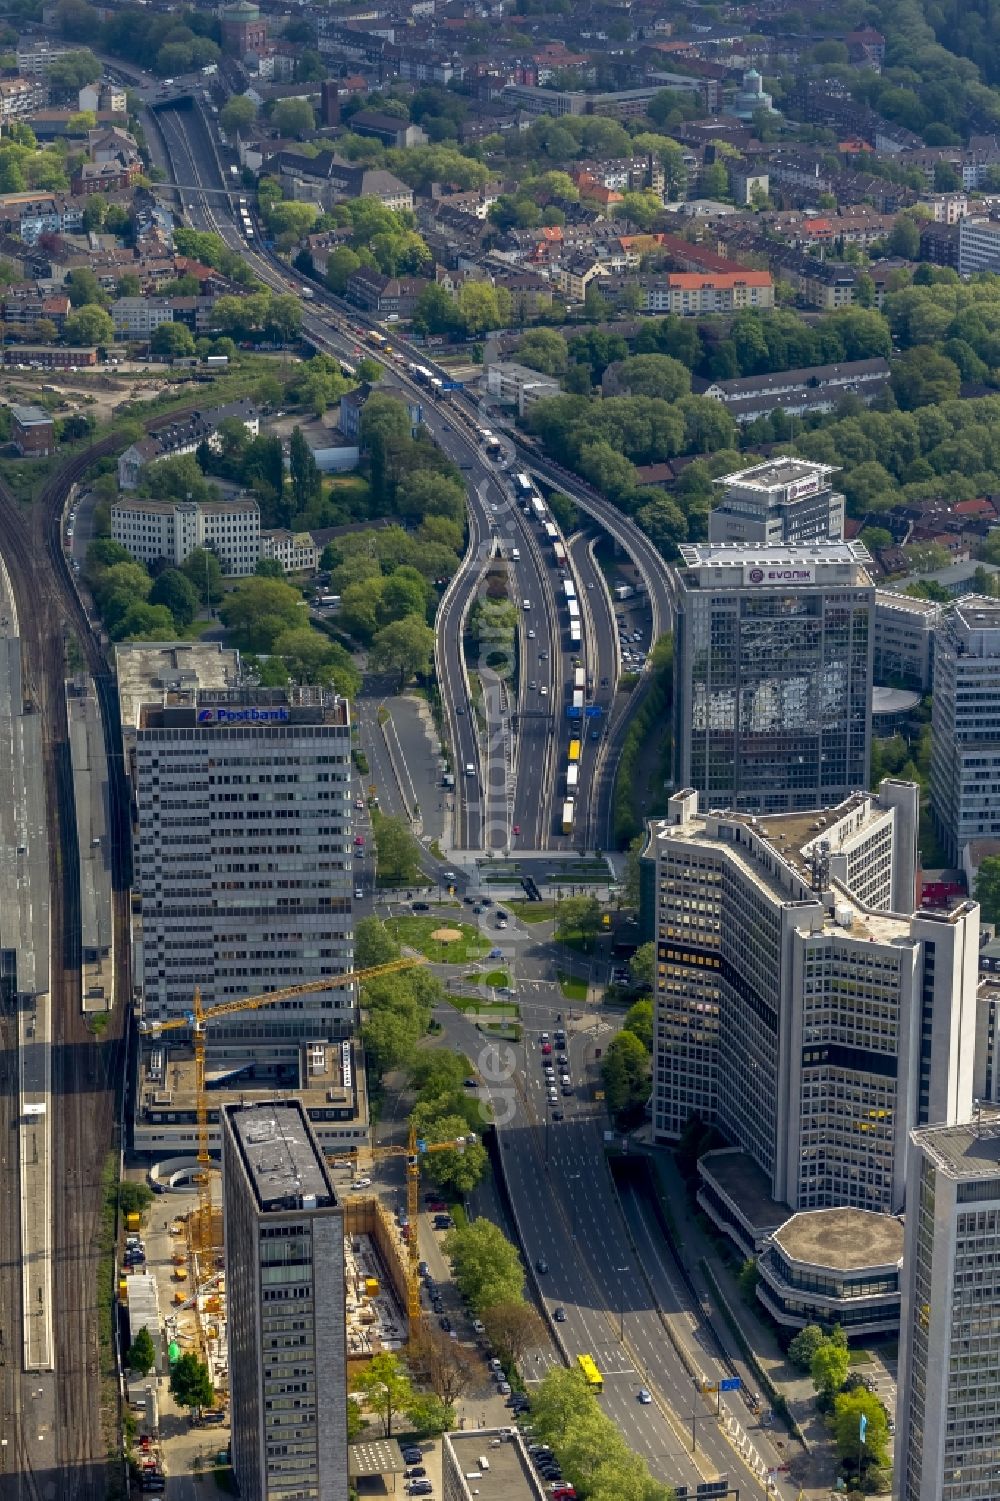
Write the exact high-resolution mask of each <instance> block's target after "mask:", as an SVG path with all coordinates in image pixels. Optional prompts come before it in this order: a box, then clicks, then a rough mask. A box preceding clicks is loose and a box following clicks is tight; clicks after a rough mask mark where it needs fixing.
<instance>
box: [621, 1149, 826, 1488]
mask: <svg viewBox="0 0 1000 1501" xmlns="http://www.w3.org/2000/svg"><path fill="white" fill-rule="evenodd" d="M644 1155H646V1156H648V1158H649V1161H650V1162H651V1163H652V1165H653V1171H654V1173H655V1174H656V1175H657V1176H658V1178H659V1180H660V1183H661V1185H662V1187H663V1190H664V1194H665V1197H666V1199H667V1201H668V1203H669V1206H670V1213H671V1216H672V1218H673V1223H674V1226H675V1227H676V1233H677V1238H678V1239H677V1251H678V1253H679V1255H680V1259H681V1263H682V1265H683V1267H684V1270H685V1272H686V1274H687V1276H688V1277H689V1278H690V1280H691V1283H692V1284H693V1286H694V1289H695V1293H696V1296H697V1298H698V1301H699V1303H700V1304H701V1308H702V1314H703V1317H705V1319H706V1322H707V1323H708V1324H709V1325H710V1326H711V1328H712V1331H713V1333H714V1334H715V1335H716V1336H717V1338H718V1340H719V1342H720V1344H721V1345H722V1348H723V1349H724V1350H725V1351H726V1354H727V1355H728V1356H729V1357H730V1359H731V1360H732V1361H733V1363H734V1364H735V1365H736V1367H737V1368H738V1369H740V1370H741V1371H743V1370H747V1371H748V1379H749V1380H750V1381H751V1382H752V1383H753V1385H754V1387H755V1389H756V1388H759V1386H760V1383H759V1381H758V1380H757V1378H756V1376H755V1373H754V1371H753V1368H752V1367H751V1366H748V1362H747V1359H746V1356H745V1355H744V1354H743V1351H742V1350H741V1348H740V1346H739V1343H738V1341H737V1339H736V1337H735V1335H734V1333H733V1331H732V1330H731V1329H730V1327H729V1325H728V1324H727V1322H726V1321H725V1319H724V1318H723V1317H722V1315H721V1314H720V1313H719V1312H718V1306H717V1298H716V1295H715V1290H714V1289H713V1288H712V1287H711V1286H710V1283H709V1281H708V1279H707V1278H706V1277H705V1275H704V1273H703V1271H702V1267H701V1263H702V1262H705V1263H706V1264H707V1265H708V1267H709V1269H710V1271H711V1273H712V1276H713V1277H714V1278H715V1281H716V1283H717V1284H718V1288H719V1290H720V1291H721V1293H722V1296H723V1298H724V1299H725V1301H726V1303H727V1305H728V1308H729V1311H730V1313H731V1314H732V1316H733V1318H734V1320H735V1322H736V1323H737V1325H738V1326H739V1328H740V1330H741V1332H742V1334H743V1337H744V1339H745V1340H746V1341H747V1344H748V1345H749V1347H750V1349H751V1350H752V1351H753V1352H754V1355H755V1356H756V1358H757V1361H758V1363H759V1365H760V1366H761V1368H762V1369H763V1371H764V1372H765V1374H766V1375H767V1377H768V1379H769V1380H770V1381H771V1382H772V1384H773V1385H774V1387H775V1389H776V1390H777V1391H778V1392H779V1393H780V1394H781V1396H783V1397H784V1399H785V1401H786V1402H787V1404H788V1410H789V1413H790V1414H791V1416H792V1417H793V1418H794V1420H795V1422H796V1424H797V1425H798V1427H799V1430H800V1432H801V1433H802V1435H803V1441H804V1445H805V1448H804V1449H803V1447H802V1445H800V1444H799V1442H798V1441H797V1440H796V1439H794V1438H792V1437H791V1436H788V1437H787V1438H785V1442H784V1449H785V1452H786V1454H787V1456H788V1459H789V1462H790V1463H791V1466H792V1473H793V1474H794V1476H795V1478H796V1479H797V1480H798V1482H799V1484H800V1485H801V1486H802V1488H803V1493H804V1495H805V1496H806V1497H808V1498H810V1501H827V1498H828V1496H829V1495H830V1491H831V1489H832V1486H833V1476H834V1472H835V1457H834V1452H833V1446H832V1443H831V1439H830V1433H829V1430H828V1429H827V1427H826V1423H825V1420H824V1418H823V1416H822V1414H820V1413H819V1412H817V1410H816V1405H815V1400H814V1399H815V1395H816V1393H815V1390H814V1388H813V1384H812V1382H811V1380H810V1379H809V1377H808V1376H806V1375H803V1374H802V1372H800V1371H797V1370H796V1369H795V1367H794V1366H792V1365H791V1364H790V1363H789V1361H788V1360H787V1359H786V1357H785V1354H784V1351H783V1350H782V1348H781V1345H780V1344H779V1343H778V1339H777V1337H776V1335H775V1333H774V1331H773V1330H772V1329H771V1328H770V1327H769V1326H768V1325H767V1324H766V1323H765V1321H764V1320H763V1319H758V1318H757V1317H756V1315H755V1314H754V1312H753V1311H752V1310H751V1309H750V1308H748V1306H747V1304H746V1303H745V1302H744V1301H743V1298H742V1296H741V1295H740V1291H739V1287H738V1286H737V1283H736V1278H735V1276H734V1274H733V1271H732V1268H731V1265H730V1263H729V1262H728V1261H727V1260H726V1258H725V1257H724V1255H723V1254H722V1253H721V1252H720V1250H719V1249H718V1247H717V1246H716V1244H715V1242H714V1241H713V1239H712V1238H711V1236H709V1235H707V1234H706V1233H705V1232H704V1231H703V1229H702V1228H701V1226H700V1225H699V1224H698V1221H697V1218H696V1215H695V1212H694V1211H693V1209H692V1206H691V1203H690V1200H689V1199H688V1195H687V1189H686V1187H685V1185H684V1181H683V1179H682V1178H681V1176H680V1174H679V1172H678V1171H677V1166H676V1163H675V1162H674V1158H673V1156H672V1154H671V1153H669V1152H665V1151H658V1150H657V1151H648V1152H646V1153H644ZM760 1395H761V1398H762V1401H763V1404H764V1405H765V1406H766V1403H767V1395H766V1393H764V1392H761V1393H760ZM779 1434H780V1435H782V1437H785V1434H786V1430H785V1428H784V1425H783V1424H782V1423H781V1420H780V1418H778V1417H777V1416H775V1419H774V1422H773V1425H772V1427H771V1436H772V1441H774V1440H776V1439H777V1436H778V1435H779Z"/></svg>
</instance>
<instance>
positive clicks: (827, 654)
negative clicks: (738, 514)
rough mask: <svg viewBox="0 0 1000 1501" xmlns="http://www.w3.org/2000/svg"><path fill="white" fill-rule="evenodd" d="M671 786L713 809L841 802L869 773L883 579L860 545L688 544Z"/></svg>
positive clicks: (680, 600)
mask: <svg viewBox="0 0 1000 1501" xmlns="http://www.w3.org/2000/svg"><path fill="white" fill-rule="evenodd" d="M680 552H681V558H682V560H683V566H681V567H679V568H677V567H675V568H672V569H670V571H669V581H670V590H671V595H672V602H673V610H674V651H675V665H674V746H673V750H674V785H675V786H677V787H693V788H695V789H696V791H697V792H698V793H699V795H700V797H701V800H702V807H704V808H737V809H740V810H742V811H747V812H752V813H762V814H765V813H766V814H771V813H779V812H791V811H793V810H795V809H797V808H798V809H807V808H822V807H825V806H827V805H829V804H832V803H838V802H840V801H841V799H842V798H845V797H847V796H848V795H849V794H850V793H851V792H852V791H853V790H854V789H855V788H858V787H863V786H864V785H865V783H866V781H867V780H868V759H869V751H870V748H871V698H872V641H871V635H872V632H871V623H872V615H873V612H874V607H875V586H874V583H873V582H872V579H871V576H870V574H869V571H868V565H869V564H870V561H871V559H870V557H869V554H868V550H867V548H865V547H864V546H862V545H861V544H860V543H857V542H840V543H828V544H825V545H821V544H818V543H814V544H808V545H807V544H803V545H801V546H797V547H788V546H780V547H779V546H772V547H766V546H760V547H725V546H713V545H711V544H708V543H698V544H685V545H682V547H681V549H680Z"/></svg>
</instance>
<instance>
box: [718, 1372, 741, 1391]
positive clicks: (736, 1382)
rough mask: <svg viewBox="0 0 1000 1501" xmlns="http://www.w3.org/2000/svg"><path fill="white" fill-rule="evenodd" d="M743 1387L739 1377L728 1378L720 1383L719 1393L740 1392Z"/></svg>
mask: <svg viewBox="0 0 1000 1501" xmlns="http://www.w3.org/2000/svg"><path fill="white" fill-rule="evenodd" d="M742 1385H743V1383H742V1381H741V1380H740V1378H739V1377H738V1376H726V1377H725V1378H724V1379H723V1380H722V1381H720V1382H719V1391H720V1392H738V1391H739V1389H740V1387H741V1386H742Z"/></svg>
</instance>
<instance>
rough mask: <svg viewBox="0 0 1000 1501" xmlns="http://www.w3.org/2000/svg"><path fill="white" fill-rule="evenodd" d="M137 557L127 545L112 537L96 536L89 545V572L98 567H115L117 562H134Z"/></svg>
mask: <svg viewBox="0 0 1000 1501" xmlns="http://www.w3.org/2000/svg"><path fill="white" fill-rule="evenodd" d="M134 561H135V559H134V558H133V557H132V554H131V553H130V552H129V550H128V548H127V547H123V546H122V545H121V543H120V542H115V541H114V540H113V539H112V538H111V537H95V539H94V541H93V542H91V543H89V544H88V546H87V572H88V573H93V571H94V570H95V569H97V568H113V567H114V565H115V564H116V563H132V562H134Z"/></svg>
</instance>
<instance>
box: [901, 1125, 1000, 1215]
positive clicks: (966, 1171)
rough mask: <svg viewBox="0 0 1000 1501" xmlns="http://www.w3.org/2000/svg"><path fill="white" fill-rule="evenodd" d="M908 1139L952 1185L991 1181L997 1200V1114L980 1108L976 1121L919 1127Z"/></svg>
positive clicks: (999, 1163) (999, 1186)
mask: <svg viewBox="0 0 1000 1501" xmlns="http://www.w3.org/2000/svg"><path fill="white" fill-rule="evenodd" d="M912 1140H913V1142H914V1143H915V1144H916V1145H917V1146H919V1147H922V1148H923V1150H924V1151H925V1152H926V1153H927V1156H928V1158H929V1159H930V1161H931V1162H933V1163H934V1165H935V1167H936V1168H937V1169H938V1171H939V1172H942V1173H944V1174H945V1176H946V1177H948V1178H953V1179H955V1181H956V1182H962V1181H963V1180H973V1179H983V1178H995V1179H996V1180H997V1197H998V1198H1000V1111H995V1110H987V1109H983V1111H982V1113H981V1116H980V1118H979V1120H978V1121H969V1122H967V1123H966V1124H965V1125H960V1126H923V1127H921V1128H920V1129H919V1130H917V1131H914V1132H913V1135H912Z"/></svg>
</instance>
